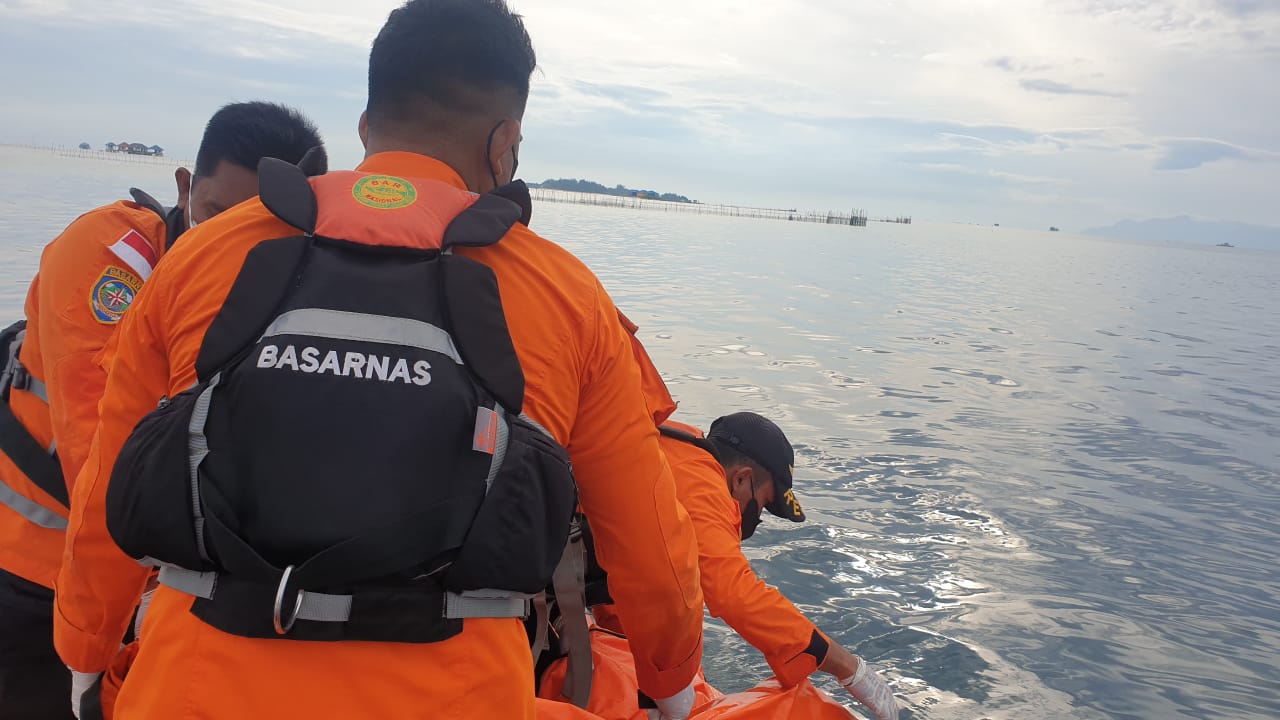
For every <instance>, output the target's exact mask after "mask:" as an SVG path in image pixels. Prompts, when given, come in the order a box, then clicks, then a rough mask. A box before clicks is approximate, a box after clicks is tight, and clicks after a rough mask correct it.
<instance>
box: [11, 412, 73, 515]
mask: <svg viewBox="0 0 1280 720" xmlns="http://www.w3.org/2000/svg"><path fill="white" fill-rule="evenodd" d="M0 450H3V451H4V454H5V455H8V456H9V459H10V460H12V461H13V464H14V465H17V466H18V470H20V471H21V472H22V474H23V475H26V476H27V479H28V480H30V481H31V482H32V483H33V484H35V486H36V487H38V488H40V489H41V490H43V491H45V492H46V493H48V494H49V496H50V497H52V498H53V499H54V500H57V501H58V502H59V503H62V505H63V507H67V506H69V505H70V504H71V500H70V498H69V497H68V493H67V483H66V481H65V480H64V479H63V477H62V466H60V465H59V464H58V459H57V458H56V457H54V456H53V455H50V454H49V453H47V452H45V450H44V448H42V447H40V444H39V443H38V442H36V439H35V438H33V437H31V432H30V431H29V430H27V428H26V426H25V425H23V424H22V423H21V422H20V421H19V420H18V418H17V417H16V416H14V414H13V411H12V410H10V409H9V403H7V402H0Z"/></svg>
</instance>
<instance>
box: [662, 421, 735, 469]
mask: <svg viewBox="0 0 1280 720" xmlns="http://www.w3.org/2000/svg"><path fill="white" fill-rule="evenodd" d="M658 432H660V433H662V434H663V435H665V436H667V437H669V438H671V439H672V440H679V441H680V442H682V443H687V444H689V445H693V446H694V447H697V448H700V449H702V450H706V451H707V452H708V453H710V455H711V457H713V458H715V460H716V462H720V456H719V455H718V454H717V453H716V446H715V445H712V444H711V441H710V440H708V439H706V438H700V437H698V436H697V435H694V434H693V433H691V432H689V431H687V430H681V429H680V428H678V427H673V426H671V425H659V426H658Z"/></svg>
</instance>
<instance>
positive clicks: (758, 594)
mask: <svg viewBox="0 0 1280 720" xmlns="http://www.w3.org/2000/svg"><path fill="white" fill-rule="evenodd" d="M666 425H668V426H671V427H676V428H679V429H681V430H684V431H686V432H689V433H692V434H694V435H696V436H698V437H701V436H702V432H701V431H700V430H698V429H697V428H695V427H693V426H690V425H684V424H682V423H678V422H672V421H667V423H666ZM659 444H660V446H661V447H662V451H663V453H665V454H666V456H667V462H668V463H669V464H670V465H671V473H672V475H674V476H675V480H676V496H677V497H679V498H680V504H681V505H683V506H684V509H685V510H686V511H688V513H689V517H690V518H691V519H692V520H693V527H694V533H695V534H696V535H697V538H698V569H699V571H700V576H701V579H702V594H703V597H704V598H705V599H706V602H707V609H708V610H709V611H711V615H712V616H713V617H718V618H723V619H724V621H725V622H726V623H728V625H729V627H731V628H733V629H734V631H735V632H737V633H738V634H739V635H741V636H742V638H743V639H744V640H746V641H747V642H749V643H751V645H752V646H754V647H755V648H756V649H757V650H759V651H760V652H761V653H763V654H764V656H765V660H767V661H768V662H769V667H770V668H772V669H773V672H774V674H775V675H777V677H778V680H779V682H781V683H782V685H783V687H788V688H789V687H792V686H793V685H795V684H797V683H799V682H801V681H802V680H804V679H805V678H807V677H809V675H810V674H812V673H813V671H815V670H817V669H818V666H819V665H821V664H822V661H823V660H825V659H826V645H825V643H826V642H829V640H828V639H827V638H826V636H825V635H822V633H820V632H819V631H818V629H817V628H816V627H814V625H813V623H812V622H810V621H809V619H808V618H806V617H805V616H804V614H803V613H801V612H800V611H799V610H798V609H797V608H796V606H795V605H793V604H791V601H789V600H787V599H786V598H785V597H783V595H782V593H780V592H778V589H777V588H774V587H771V586H769V585H766V584H765V583H764V581H763V580H761V579H760V578H758V577H756V574H755V572H753V571H752V570H751V563H750V562H748V561H747V558H746V556H745V555H743V554H742V539H741V538H742V515H741V512H740V511H739V510H738V504H737V503H736V502H735V501H734V500H733V498H732V497H730V495H729V491H728V487H727V485H726V483H725V475H724V469H723V468H722V467H721V466H720V463H718V462H717V461H716V460H715V458H713V457H711V455H710V454H709V453H707V452H706V451H705V450H703V449H701V448H698V447H695V446H694V445H692V444H690V443H687V442H683V441H681V440H676V439H674V438H670V437H667V436H665V435H664V436H662V439H661V440H660V443H659ZM818 638H821V640H818Z"/></svg>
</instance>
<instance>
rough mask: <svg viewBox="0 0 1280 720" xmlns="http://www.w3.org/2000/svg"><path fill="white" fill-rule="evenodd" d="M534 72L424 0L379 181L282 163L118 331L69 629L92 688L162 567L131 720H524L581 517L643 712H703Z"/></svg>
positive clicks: (694, 635)
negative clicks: (557, 179)
mask: <svg viewBox="0 0 1280 720" xmlns="http://www.w3.org/2000/svg"><path fill="white" fill-rule="evenodd" d="M535 64H536V63H535V57H534V52H533V47H532V44H531V42H530V40H529V36H528V34H527V33H526V32H525V29H524V26H523V23H522V21H521V19H520V18H519V16H517V15H514V14H513V13H512V12H511V11H510V9H509V8H508V7H507V6H506V4H505V3H504V2H503V1H502V0H410V1H409V2H407V3H406V4H405V5H403V6H402V7H400V8H398V9H396V10H395V11H393V12H392V13H391V15H390V17H389V18H388V20H387V22H386V24H385V25H384V26H383V28H382V30H381V31H380V32H379V34H378V37H377V39H376V40H375V41H374V43H373V48H372V52H371V54H370V59H369V75H368V77H369V97H368V106H367V109H366V112H365V114H364V115H363V116H362V117H361V119H360V125H359V127H360V135H361V139H362V141H363V142H364V144H365V148H366V157H365V160H364V162H363V163H361V165H360V166H359V168H358V169H357V170H356V171H352V172H330V173H328V174H327V175H324V176H321V177H319V178H313V179H310V180H308V179H307V178H306V177H304V175H303V173H302V172H301V171H300V170H299V169H298V168H296V167H294V166H292V165H288V164H285V163H280V162H271V161H264V162H263V164H262V165H261V167H260V168H259V174H260V177H261V181H260V194H259V197H258V198H257V199H254V200H250V201H249V202H247V203H243V204H241V205H239V206H237V207H235V208H232V209H231V210H229V211H227V212H225V213H223V214H221V215H219V216H218V217H216V218H214V219H212V220H210V221H208V222H206V223H201V224H200V225H199V226H198V227H196V228H194V229H192V230H191V231H189V233H188V234H187V235H186V236H184V238H183V242H181V243H178V244H177V245H176V246H175V247H174V249H173V251H172V252H171V253H170V254H169V256H168V257H167V258H166V259H165V262H163V263H161V264H160V265H159V266H158V267H157V268H156V271H155V272H154V274H153V275H152V276H151V279H150V280H149V281H148V284H147V290H146V292H144V293H142V294H141V295H140V296H139V297H138V299H137V300H136V301H135V303H134V306H133V307H132V308H131V309H130V311H129V313H128V314H127V315H126V316H125V317H124V320H123V322H122V324H121V328H120V340H119V352H118V355H117V356H116V361H115V363H114V364H113V365H112V368H111V373H110V375H109V377H108V380H107V388H106V392H105V394H104V396H103V399H102V402H101V403H100V412H101V421H100V423H99V426H98V430H97V434H96V436H95V439H94V445H93V448H92V450H91V452H90V454H89V460H88V461H87V463H86V465H85V469H84V471H83V472H82V473H81V480H80V481H79V482H78V483H77V485H76V488H75V493H74V497H73V503H72V507H73V511H72V517H71V523H70V530H69V537H68V552H67V562H66V563H65V564H64V566H63V568H62V571H61V574H60V575H59V581H58V586H57V587H58V593H59V595H60V596H61V595H62V594H63V593H68V594H73V595H74V596H75V598H76V600H77V601H76V602H75V603H74V611H73V612H60V613H59V615H58V617H57V618H56V621H55V641H56V644H57V647H58V651H59V653H60V654H61V656H62V657H63V659H64V660H66V662H67V664H68V665H70V666H71V667H72V668H74V669H75V670H77V671H80V672H97V671H101V670H102V669H103V668H104V667H105V666H106V665H107V663H108V662H109V660H110V658H111V657H112V654H113V653H114V652H115V650H116V647H117V644H118V642H119V639H120V636H121V635H122V633H123V630H124V628H125V626H126V624H127V623H128V619H129V613H130V609H131V607H132V605H133V603H134V602H135V601H136V599H137V591H138V590H140V589H141V587H142V583H143V578H144V576H145V575H146V573H147V569H146V568H145V567H143V565H142V564H140V563H139V561H141V562H142V563H145V564H147V565H155V566H159V567H160V577H159V579H160V587H159V589H158V590H157V591H156V595H155V597H154V599H153V600H152V602H151V606H150V609H149V611H148V613H147V617H146V621H145V624H144V626H143V628H142V635H143V640H142V642H141V643H140V646H139V651H138V655H137V658H136V660H134V662H133V665H132V667H131V669H130V671H129V674H128V676H127V677H126V679H125V680H124V683H123V686H122V687H121V689H120V693H119V696H118V698H117V700H116V704H115V717H116V718H118V719H119V720H134V719H135V718H176V717H192V716H198V717H201V718H227V719H231V718H235V719H240V718H268V717H282V718H296V717H317V718H319V717H325V718H346V719H361V718H369V719H370V720H372V719H374V718H377V719H378V720H396V719H401V718H403V719H404V720H409V719H410V718H423V717H431V718H524V719H529V720H532V718H533V717H534V707H535V700H534V688H533V666H532V657H531V654H530V652H529V645H528V641H527V639H526V637H525V633H524V629H523V626H522V622H521V621H522V618H523V617H524V616H525V615H526V614H527V613H528V612H529V610H530V607H531V605H532V604H533V602H532V601H533V600H534V599H535V598H536V597H537V596H538V594H539V593H540V592H541V591H542V589H543V588H545V587H546V585H547V584H548V583H549V581H550V580H551V576H552V574H553V572H554V571H555V570H556V568H557V567H558V566H559V565H561V564H562V562H561V561H562V559H563V558H572V557H573V556H574V555H575V551H576V550H578V540H577V538H573V539H571V538H570V532H569V529H570V522H571V517H572V514H573V510H574V507H575V505H576V504H577V503H578V501H579V500H580V502H581V506H582V508H583V509H584V510H585V512H586V514H587V515H588V516H589V517H590V518H591V522H592V523H593V525H594V528H595V531H596V535H595V540H596V544H597V548H598V550H599V556H600V560H601V562H602V564H603V565H604V566H605V567H606V568H608V569H609V571H610V572H611V573H612V575H611V576H610V585H611V589H612V590H613V594H614V598H615V600H617V608H618V611H619V613H620V614H621V616H622V617H623V618H624V620H625V622H626V623H627V627H628V629H629V630H630V631H631V633H632V650H633V653H634V659H635V663H636V668H637V672H638V676H639V684H640V686H641V688H643V690H644V691H645V692H646V693H647V694H648V695H650V696H651V697H656V698H661V700H660V702H659V705H660V707H661V708H662V712H663V713H664V715H665V716H667V717H670V718H683V717H685V716H686V715H687V714H688V711H689V706H690V705H691V697H692V689H691V686H692V681H693V678H694V675H695V674H696V672H697V668H698V666H699V665H700V662H701V654H702V642H701V626H702V594H701V590H700V587H699V584H698V573H697V546H696V542H695V540H694V537H693V532H692V530H691V528H690V524H689V521H688V516H687V514H685V513H684V511H683V510H682V509H681V508H680V506H679V504H678V502H677V501H676V497H675V487H674V483H673V481H672V478H671V474H670V472H669V471H668V470H667V467H666V464H665V463H664V461H663V458H662V455H661V452H660V451H659V449H658V437H659V433H658V432H657V429H656V428H655V427H654V425H653V422H652V419H651V417H650V416H649V414H648V409H647V406H646V403H645V399H644V397H643V395H642V393H641V390H640V381H639V377H640V373H639V369H638V367H637V364H636V361H635V359H634V357H633V355H632V353H631V349H630V341H629V338H628V335H627V333H626V332H625V330H624V329H623V328H622V327H620V326H619V324H618V321H617V311H616V309H615V308H614V306H613V303H612V301H611V300H610V299H609V296H608V295H607V294H606V293H605V291H604V290H603V288H602V287H601V286H600V283H599V281H598V280H597V279H596V278H595V276H594V275H593V274H592V273H591V272H590V270H588V269H587V268H586V266H585V265H583V264H582V263H581V262H580V261H578V260H577V259H576V258H574V257H573V256H572V255H570V254H569V253H568V252H566V251H565V250H563V249H561V248H560V247H558V246H556V245H555V244H553V243H551V242H549V241H547V240H545V239H543V238H541V237H539V236H538V235H536V234H534V233H533V232H532V231H530V230H529V229H528V227H527V225H526V223H527V221H528V217H529V197H528V193H527V190H525V188H524V185H523V183H520V182H513V176H514V174H515V169H516V163H517V159H518V156H519V152H520V141H521V121H522V118H523V115H524V109H525V104H526V101H527V99H528V95H529V82H530V77H531V75H532V73H533V70H534V67H535ZM570 462H572V466H571V465H570ZM575 480H576V483H575ZM108 535H109V537H110V539H111V540H114V541H115V543H116V544H117V545H118V548H113V552H107V551H106V550H105V547H106V546H108V545H110V543H109V542H103V538H105V537H107V536H108ZM637 537H661V538H663V539H664V542H662V543H637V542H634V538H637ZM84 548H88V549H92V550H93V552H92V553H91V556H89V557H85V558H81V557H79V556H78V553H77V551H78V550H79V549H84ZM81 562H86V563H87V562H93V563H98V564H100V566H101V567H110V568H111V569H112V570H114V571H115V572H117V573H119V577H120V578H123V580H122V581H120V582H114V583H111V584H110V585H108V584H105V583H95V582H93V578H92V577H90V576H86V575H84V574H83V573H80V572H77V569H78V568H77V565H78V564H79V563H81ZM130 584H131V589H132V592H129V593H125V592H122V591H121V590H120V587H121V586H122V585H124V586H130ZM61 609H62V608H61V605H60V610H61Z"/></svg>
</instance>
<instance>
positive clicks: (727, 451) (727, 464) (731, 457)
mask: <svg viewBox="0 0 1280 720" xmlns="http://www.w3.org/2000/svg"><path fill="white" fill-rule="evenodd" d="M707 441H708V442H710V443H711V446H712V447H714V448H715V449H716V459H717V460H719V461H720V467H722V468H724V469H725V471H728V470H729V468H731V467H737V466H739V465H745V466H746V467H749V468H751V469H752V470H753V471H755V472H757V473H764V474H765V476H766V477H773V474H772V473H770V472H769V469H768V468H766V467H765V466H763V465H761V464H760V463H758V462H756V461H755V460H754V459H752V458H750V457H748V456H747V455H746V453H743V452H742V451H741V450H739V449H737V448H735V447H734V446H732V445H730V444H729V443H727V442H720V441H719V440H718V439H717V438H714V437H709V438H707Z"/></svg>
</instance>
